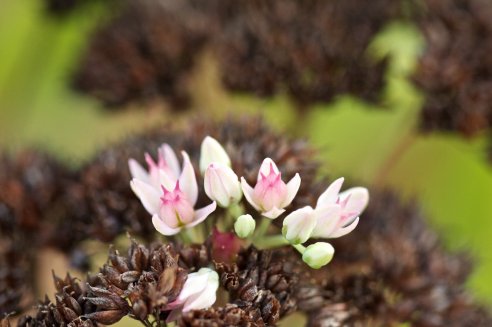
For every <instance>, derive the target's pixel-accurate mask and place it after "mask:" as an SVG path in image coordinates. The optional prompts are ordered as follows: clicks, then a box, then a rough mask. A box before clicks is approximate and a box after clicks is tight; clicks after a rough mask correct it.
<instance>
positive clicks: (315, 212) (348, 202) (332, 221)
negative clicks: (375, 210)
mask: <svg viewBox="0 0 492 327" xmlns="http://www.w3.org/2000/svg"><path fill="white" fill-rule="evenodd" d="M342 184H343V178H339V179H337V180H336V181H334V182H333V183H332V184H331V185H330V186H329V187H328V188H327V189H326V191H325V192H323V194H321V195H320V197H319V198H318V202H317V204H316V208H315V209H313V208H311V207H309V206H308V207H304V208H302V209H298V210H295V211H293V212H292V213H290V214H289V215H288V216H287V217H286V218H285V219H284V222H283V228H282V234H283V235H284V237H285V238H286V239H287V241H289V242H290V243H292V244H301V243H304V242H305V241H307V240H308V239H309V238H311V237H316V238H336V237H341V236H344V235H346V234H348V233H350V232H351V231H353V230H354V229H355V227H356V226H357V224H358V222H359V215H360V214H361V213H362V211H363V210H364V209H365V207H366V206H367V203H368V201H369V192H368V191H367V189H366V188H364V187H354V188H351V189H349V190H347V191H345V192H342V193H340V194H339V191H340V188H341V187H342Z"/></svg>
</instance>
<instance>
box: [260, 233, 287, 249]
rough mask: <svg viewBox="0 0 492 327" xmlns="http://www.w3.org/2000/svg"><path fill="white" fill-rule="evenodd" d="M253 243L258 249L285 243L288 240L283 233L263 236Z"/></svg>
mask: <svg viewBox="0 0 492 327" xmlns="http://www.w3.org/2000/svg"><path fill="white" fill-rule="evenodd" d="M254 244H255V246H256V247H257V248H259V249H271V248H276V247H279V246H283V245H287V244H289V242H288V241H287V240H286V239H285V237H284V236H283V235H274V236H264V237H262V238H260V239H258V240H257V241H256V242H255V243H254Z"/></svg>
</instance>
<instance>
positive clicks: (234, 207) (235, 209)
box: [227, 203, 244, 220]
mask: <svg viewBox="0 0 492 327" xmlns="http://www.w3.org/2000/svg"><path fill="white" fill-rule="evenodd" d="M227 210H228V211H229V214H230V215H231V216H232V217H233V218H234V220H236V219H237V217H239V216H241V215H242V214H244V208H243V206H242V205H241V204H240V203H235V204H231V205H230V206H229V208H228V209H227Z"/></svg>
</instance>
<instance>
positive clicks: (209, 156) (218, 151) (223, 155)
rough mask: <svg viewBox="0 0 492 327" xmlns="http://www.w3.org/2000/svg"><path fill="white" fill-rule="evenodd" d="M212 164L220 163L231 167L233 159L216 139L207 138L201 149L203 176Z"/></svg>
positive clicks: (201, 170)
mask: <svg viewBox="0 0 492 327" xmlns="http://www.w3.org/2000/svg"><path fill="white" fill-rule="evenodd" d="M212 162H219V163H221V164H223V165H226V166H228V167H230V166H231V159H230V158H229V155H228V154H227V152H226V150H225V149H224V148H223V147H222V145H221V144H220V143H219V142H218V141H217V140H216V139H214V138H213V137H211V136H207V137H205V138H204V139H203V142H202V145H201V147H200V165H199V166H200V172H201V173H202V174H203V173H204V172H205V170H207V167H208V165H210V164H211V163H212Z"/></svg>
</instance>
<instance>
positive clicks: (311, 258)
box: [302, 242, 335, 269]
mask: <svg viewBox="0 0 492 327" xmlns="http://www.w3.org/2000/svg"><path fill="white" fill-rule="evenodd" d="M334 254H335V249H334V248H333V246H331V244H330V243H325V242H317V243H314V244H311V245H310V246H308V247H307V248H306V249H305V250H304V253H303V254H302V261H304V262H305V263H307V264H308V266H309V267H311V268H313V269H319V268H321V267H323V266H324V265H326V264H328V263H329V262H330V261H331V259H333V255H334Z"/></svg>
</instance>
